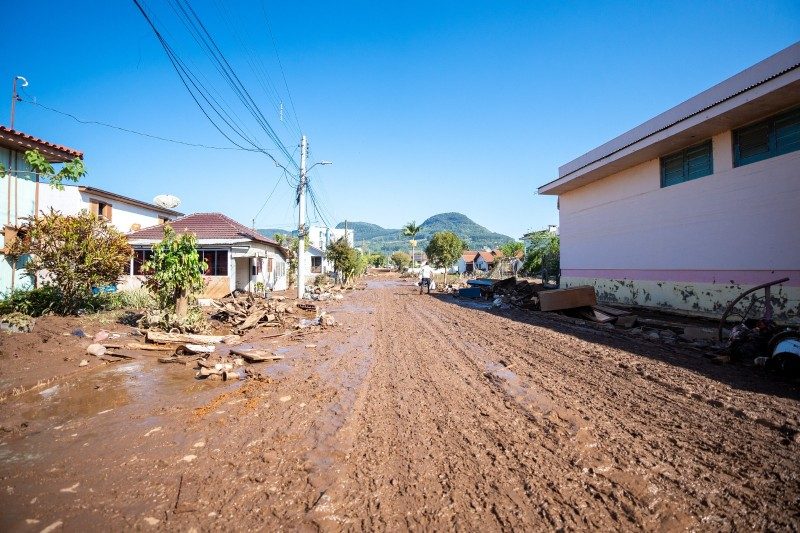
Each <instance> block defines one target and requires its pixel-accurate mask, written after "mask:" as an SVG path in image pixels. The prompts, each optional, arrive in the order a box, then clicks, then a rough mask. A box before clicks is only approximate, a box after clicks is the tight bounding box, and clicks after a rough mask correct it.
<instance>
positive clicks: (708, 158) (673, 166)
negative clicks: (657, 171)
mask: <svg viewBox="0 0 800 533" xmlns="http://www.w3.org/2000/svg"><path fill="white" fill-rule="evenodd" d="M713 172H714V162H713V154H712V149H711V141H706V142H704V143H703V144H699V145H697V146H692V147H690V148H686V149H685V150H681V151H680V152H678V153H675V154H672V155H668V156H666V157H662V158H661V187H669V186H670V185H677V184H678V183H683V182H685V181H690V180H695V179H697V178H702V177H703V176H708V175H709V174H712V173H713Z"/></svg>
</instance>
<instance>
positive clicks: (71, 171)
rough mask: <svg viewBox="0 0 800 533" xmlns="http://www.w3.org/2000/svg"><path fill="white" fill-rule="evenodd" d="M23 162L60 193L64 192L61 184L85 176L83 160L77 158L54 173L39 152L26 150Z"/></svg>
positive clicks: (51, 166)
mask: <svg viewBox="0 0 800 533" xmlns="http://www.w3.org/2000/svg"><path fill="white" fill-rule="evenodd" d="M25 161H27V162H28V164H29V165H30V167H31V168H32V169H33V171H34V172H36V173H37V174H39V175H40V176H42V177H44V178H47V180H48V181H50V186H51V187H53V188H55V189H58V190H60V191H63V190H64V185H62V182H64V181H73V182H77V181H78V180H79V179H81V178H82V177H84V176H85V175H86V167H85V166H84V165H83V160H82V159H78V158H77V157H76V158H75V159H73V160H72V161H69V162H67V163H65V164H64V166H63V167H61V170H59V171H58V172H56V171H55V169H54V168H53V165H51V164H50V162H49V161H47V158H45V156H43V155H42V154H41V153H39V150H28V151H27V152H25Z"/></svg>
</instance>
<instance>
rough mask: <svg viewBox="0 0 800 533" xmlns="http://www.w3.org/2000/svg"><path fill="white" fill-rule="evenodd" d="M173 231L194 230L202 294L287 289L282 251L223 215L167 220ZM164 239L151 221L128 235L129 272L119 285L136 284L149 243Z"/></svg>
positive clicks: (216, 295)
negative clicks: (203, 265) (202, 277)
mask: <svg viewBox="0 0 800 533" xmlns="http://www.w3.org/2000/svg"><path fill="white" fill-rule="evenodd" d="M170 226H171V227H172V229H174V230H175V232H176V233H193V234H194V235H195V236H196V237H197V245H198V251H199V252H200V256H201V259H203V260H204V261H205V262H206V263H207V265H208V269H207V270H206V271H205V273H204V274H205V280H206V289H205V291H204V292H203V295H202V296H204V297H207V298H221V297H223V296H225V295H227V294H229V293H231V292H233V291H234V290H237V289H238V290H242V291H257V290H260V288H261V286H263V287H264V289H269V290H276V291H281V290H285V289H287V288H288V264H287V261H286V259H287V253H286V250H285V249H283V248H282V247H280V246H279V245H278V243H277V242H275V241H274V240H272V239H269V238H267V237H265V236H264V235H261V234H260V233H258V232H257V231H255V230H252V229H250V228H248V227H247V226H244V225H243V224H240V223H238V222H236V221H235V220H233V219H231V218H229V217H227V216H225V215H223V214H222V213H194V214H191V215H186V216H184V217H181V218H178V219H176V220H175V221H173V222H171V223H170ZM163 238H164V226H163V225H156V226H152V227H149V228H144V229H141V230H139V231H134V232H132V233H129V234H128V242H129V243H130V244H131V246H132V247H133V251H134V257H133V258H132V259H131V264H130V268H129V271H128V275H127V276H124V279H123V280H122V281H123V283H122V286H121V287H120V288H121V289H130V288H136V287H140V286H141V284H142V281H143V280H144V276H143V275H142V272H141V266H142V263H144V262H145V261H147V260H148V259H149V258H150V257H151V255H152V246H153V244H155V243H157V242H159V241H160V240H162V239H163Z"/></svg>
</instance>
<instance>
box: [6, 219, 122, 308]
mask: <svg viewBox="0 0 800 533" xmlns="http://www.w3.org/2000/svg"><path fill="white" fill-rule="evenodd" d="M18 235H20V236H22V238H17V239H16V240H15V241H14V242H13V243H11V245H10V247H9V250H8V255H9V256H10V257H12V258H13V260H14V261H15V262H16V261H17V260H18V259H19V258H20V257H22V256H23V255H28V254H29V255H30V259H29V260H28V262H27V263H26V265H25V270H26V271H27V272H28V273H29V274H30V275H32V276H35V275H36V274H37V273H40V272H43V277H44V284H45V285H52V286H54V287H56V288H57V290H58V292H59V296H60V302H59V304H58V306H57V309H55V310H56V311H57V312H62V313H67V314H68V313H76V312H77V311H78V310H79V309H81V307H83V305H84V304H85V303H86V302H87V301H88V299H89V298H91V296H92V287H99V286H104V285H110V284H112V283H114V282H116V281H117V280H118V279H119V278H120V276H122V275H123V274H124V273H125V271H126V268H127V267H128V265H129V262H130V258H131V247H130V245H128V240H127V239H126V238H125V235H123V234H122V233H120V232H119V231H117V230H116V229H115V228H114V227H113V226H112V225H111V224H110V223H109V222H108V221H107V220H104V219H102V218H98V217H96V216H95V215H92V214H90V213H88V212H86V211H82V212H81V213H80V214H79V215H77V216H66V215H62V214H61V213H58V212H56V211H54V210H53V209H50V213H47V214H43V215H40V216H37V217H36V218H34V219H33V220H31V221H30V222H29V223H28V224H27V225H25V226H23V227H22V228H21V229H20V231H19V233H18Z"/></svg>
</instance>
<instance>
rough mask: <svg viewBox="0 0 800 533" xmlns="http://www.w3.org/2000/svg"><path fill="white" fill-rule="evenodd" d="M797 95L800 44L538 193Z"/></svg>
mask: <svg viewBox="0 0 800 533" xmlns="http://www.w3.org/2000/svg"><path fill="white" fill-rule="evenodd" d="M798 94H800V43H797V44H794V45H792V46H790V47H788V48H786V49H784V50H782V51H780V52H778V53H777V54H775V55H773V56H771V57H769V58H767V59H765V60H763V61H761V62H759V63H757V64H756V65H753V66H752V67H750V68H748V69H745V70H744V71H742V72H740V73H739V74H736V75H735V76H732V77H731V78H728V79H727V80H725V81H723V82H721V83H719V84H717V85H715V86H714V87H711V88H710V89H708V90H706V91H703V92H702V93H700V94H698V95H697V96H695V97H693V98H690V99H689V100H686V101H685V102H683V103H681V104H679V105H677V106H675V107H673V108H672V109H670V110H668V111H665V112H664V113H662V114H660V115H658V116H656V117H654V118H652V119H650V120H648V121H647V122H645V123H643V124H641V125H639V126H637V127H636V128H634V129H632V130H630V131H628V132H626V133H624V134H622V135H620V136H619V137H616V138H615V139H613V140H611V141H609V142H607V143H605V144H603V145H601V146H599V147H597V148H595V149H594V150H591V151H589V152H587V153H586V154H584V155H582V156H581V157H578V158H577V159H574V160H573V161H570V162H569V163H567V164H565V165H563V166H561V167H560V168H559V177H558V178H556V179H554V180H553V181H551V182H549V183H546V184H544V185H542V186H541V187H539V188H538V192H539V194H556V195H557V194H562V193H564V192H567V191H570V190H573V189H576V188H578V187H582V186H584V185H586V184H588V183H591V182H593V181H596V180H599V179H602V178H604V177H607V176H609V175H611V174H615V173H617V172H620V171H622V170H625V169H626V168H630V167H632V166H635V165H638V164H641V163H644V162H646V161H649V160H651V159H654V158H657V157H660V156H662V155H664V154H667V153H669V152H672V151H674V150H679V149H681V148H685V147H686V146H690V145H691V144H694V143H697V142H700V141H702V140H704V139H708V138H710V137H712V136H714V135H716V134H719V133H722V132H724V131H726V130H730V129H733V128H736V127H739V126H743V125H745V124H747V123H748V122H752V121H754V120H758V119H760V118H763V117H764V116H768V115H770V114H774V113H777V112H780V111H782V110H784V109H788V108H791V107H793V106H795V105H797V103H798V98H797V95H798Z"/></svg>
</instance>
